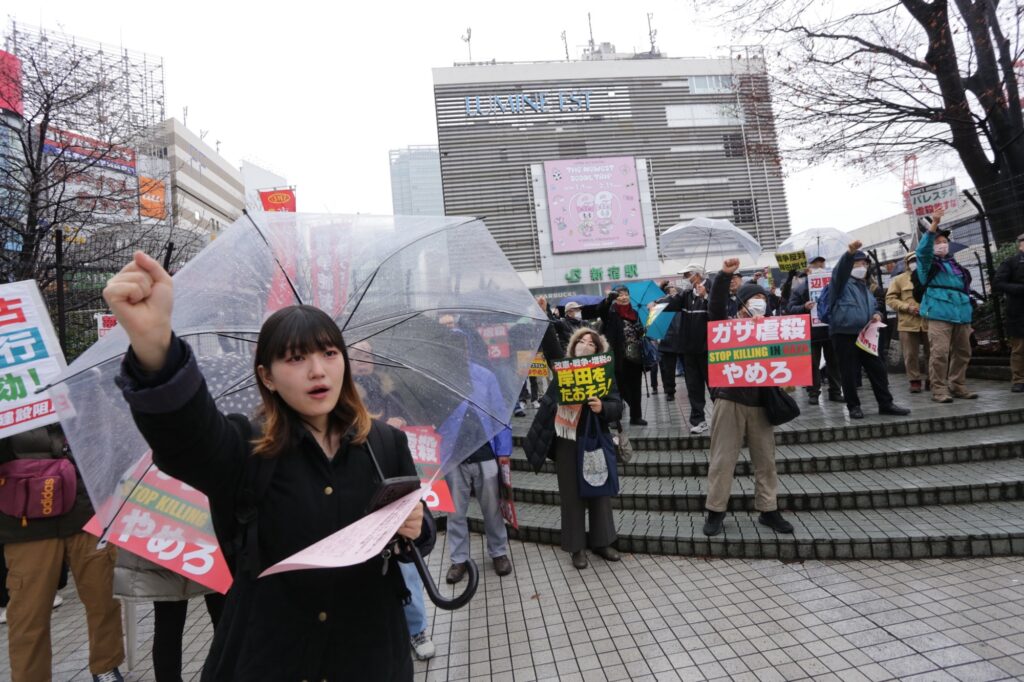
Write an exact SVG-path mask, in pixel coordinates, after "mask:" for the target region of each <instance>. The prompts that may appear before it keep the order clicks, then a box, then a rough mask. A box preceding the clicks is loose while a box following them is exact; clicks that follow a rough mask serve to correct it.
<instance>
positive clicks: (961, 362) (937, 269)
mask: <svg viewBox="0 0 1024 682" xmlns="http://www.w3.org/2000/svg"><path fill="white" fill-rule="evenodd" d="M944 212H945V211H943V210H942V209H939V210H938V211H936V212H935V213H933V214H932V223H931V225H930V226H929V228H928V230H927V231H926V232H925V233H924V234H923V235H922V236H921V241H920V242H918V245H917V262H918V267H919V268H920V272H919V275H918V280H919V281H921V282H922V283H924V285H925V290H924V297H923V298H922V299H921V317H923V318H925V319H927V320H928V346H929V347H930V351H931V358H930V360H929V362H928V379H929V380H930V381H931V384H932V400H934V401H935V402H937V403H951V402H953V398H964V399H967V400H973V399H975V398H977V397H978V394H977V393H974V392H973V391H970V390H969V389H968V388H967V365H968V364H969V363H970V361H971V318H972V317H973V316H974V308H973V307H972V306H971V296H970V292H971V273H970V271H969V270H968V269H967V268H965V267H963V266H962V265H960V264H959V263H957V262H956V258H954V257H953V256H952V255H950V253H949V230H939V222H940V221H941V220H942V216H943V213H944Z"/></svg>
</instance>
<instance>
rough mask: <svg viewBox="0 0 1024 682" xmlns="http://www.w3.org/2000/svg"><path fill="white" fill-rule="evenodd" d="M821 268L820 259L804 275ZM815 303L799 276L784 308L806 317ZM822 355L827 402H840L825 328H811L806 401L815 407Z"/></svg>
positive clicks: (822, 261) (836, 370) (838, 382)
mask: <svg viewBox="0 0 1024 682" xmlns="http://www.w3.org/2000/svg"><path fill="white" fill-rule="evenodd" d="M824 268H825V259H824V258H823V257H821V256H819V257H818V258H815V259H814V260H812V261H811V262H810V268H809V270H808V274H811V273H815V272H818V271H821V270H823V269H824ZM814 305H815V303H814V301H812V300H811V295H810V289H809V288H808V277H800V278H797V280H796V281H795V282H794V283H793V288H792V291H791V292H790V295H789V302H788V305H787V306H786V313H787V314H789V315H806V314H808V313H810V312H811V309H812V308H813V307H814ZM822 355H824V356H825V374H826V375H827V376H828V399H829V400H831V401H832V402H836V403H841V402H843V392H842V379H840V377H839V363H838V362H836V355H835V352H834V351H833V350H832V342H831V341H830V340H829V338H828V325H826V324H822V325H817V326H813V327H811V378H812V379H813V381H814V383H813V384H812V385H810V386H808V387H807V402H808V403H810V404H811V405H817V404H818V400H819V396H821V370H820V369H819V367H820V366H821V356H822Z"/></svg>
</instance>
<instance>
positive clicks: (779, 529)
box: [757, 509, 793, 534]
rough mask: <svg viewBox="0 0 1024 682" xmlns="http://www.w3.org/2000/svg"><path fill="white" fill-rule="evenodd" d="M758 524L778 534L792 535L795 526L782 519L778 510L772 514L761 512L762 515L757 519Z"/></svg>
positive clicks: (771, 512)
mask: <svg viewBox="0 0 1024 682" xmlns="http://www.w3.org/2000/svg"><path fill="white" fill-rule="evenodd" d="M757 522H758V523H760V524H761V525H763V526H768V527H769V528H771V529H772V530H773V531H775V532H776V533H787V534H788V533H792V532H793V524H792V523H790V522H789V521H787V520H786V519H784V518H782V514H780V513H779V511H778V510H777V509H776V510H775V511H770V512H761V515H760V516H758V517H757Z"/></svg>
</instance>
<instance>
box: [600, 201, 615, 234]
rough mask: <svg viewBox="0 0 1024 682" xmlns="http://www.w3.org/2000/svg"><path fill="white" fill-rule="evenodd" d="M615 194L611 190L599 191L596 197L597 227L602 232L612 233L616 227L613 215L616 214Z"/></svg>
mask: <svg viewBox="0 0 1024 682" xmlns="http://www.w3.org/2000/svg"><path fill="white" fill-rule="evenodd" d="M614 203H615V195H614V194H612V193H611V192H598V193H597V196H596V197H595V205H596V214H597V229H598V230H600V231H601V234H605V235H606V234H611V231H612V230H613V229H615V223H614V222H613V219H612V216H613V214H614V212H615V211H614Z"/></svg>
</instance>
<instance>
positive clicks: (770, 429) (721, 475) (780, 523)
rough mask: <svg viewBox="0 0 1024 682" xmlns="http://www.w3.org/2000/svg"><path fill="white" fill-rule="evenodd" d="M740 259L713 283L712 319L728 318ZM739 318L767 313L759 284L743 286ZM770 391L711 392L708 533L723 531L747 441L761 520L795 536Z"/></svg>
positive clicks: (738, 299) (738, 295)
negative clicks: (783, 491)
mask: <svg viewBox="0 0 1024 682" xmlns="http://www.w3.org/2000/svg"><path fill="white" fill-rule="evenodd" d="M739 266H740V261H739V259H738V258H730V259H728V260H726V261H725V262H724V263H722V271H721V272H720V273H719V275H718V276H717V277H715V279H714V282H713V283H712V285H711V299H710V301H709V304H708V318H709V319H710V320H724V319H728V317H729V316H728V314H727V308H726V306H727V302H728V300H729V287H730V284H731V280H732V275H733V273H735V272H736V269H737V268H739ZM736 302H737V304H738V306H739V311H738V313H737V317H751V318H755V319H756V318H759V317H764V316H765V315H766V314H768V293H767V292H766V291H765V290H764V289H763V288H761V286H760V285H759V284H753V283H751V284H743V285H742V286H740V287H739V289H737V291H736ZM767 390H769V389H767V388H756V387H749V388H748V387H744V388H713V389H711V394H712V396H713V397H714V398H715V407H714V409H713V410H712V414H711V455H710V458H709V460H708V488H707V489H708V494H707V499H706V501H705V503H704V506H705V508H706V509H707V512H708V515H707V519H706V520H705V522H704V535H707V536H708V537H711V536H715V535H718V534H719V533H721V532H722V527H723V525H724V523H725V513H726V510H727V509H728V508H729V496H730V494H731V493H732V481H733V474H734V472H735V470H736V461H737V460H738V459H739V456H740V448H742V447H743V443H744V439H745V440H746V444H747V447H748V448H749V449H750V461H751V463H752V464H753V465H754V508H755V509H757V510H758V511H759V512H761V514H760V515H759V516H758V522H759V523H761V524H762V525H765V526H768V527H769V528H771V529H772V530H774V531H775V532H776V533H792V532H793V524H791V523H790V522H789V521H787V520H786V519H784V518H783V517H782V514H781V513H780V512H779V505H778V487H779V477H778V471H777V469H776V466H775V427H774V426H772V424H771V422H770V421H768V415H767V412H766V410H765V408H764V401H763V400H762V399H761V397H762V394H763V393H764V391H767Z"/></svg>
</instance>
